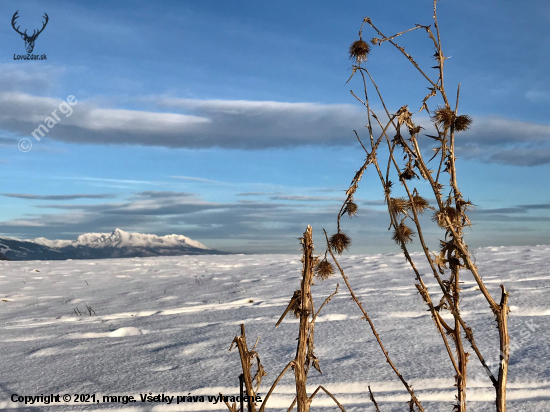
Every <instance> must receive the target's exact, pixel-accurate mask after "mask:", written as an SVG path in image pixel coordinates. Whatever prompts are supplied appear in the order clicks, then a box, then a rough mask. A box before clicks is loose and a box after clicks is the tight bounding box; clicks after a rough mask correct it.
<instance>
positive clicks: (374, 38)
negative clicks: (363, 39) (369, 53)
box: [370, 37, 382, 46]
mask: <svg viewBox="0 0 550 412" xmlns="http://www.w3.org/2000/svg"><path fill="white" fill-rule="evenodd" d="M381 41H382V40H381V39H379V38H378V37H373V38H372V39H371V40H370V42H371V43H372V44H374V45H375V46H376V45H378V44H380V42H381Z"/></svg>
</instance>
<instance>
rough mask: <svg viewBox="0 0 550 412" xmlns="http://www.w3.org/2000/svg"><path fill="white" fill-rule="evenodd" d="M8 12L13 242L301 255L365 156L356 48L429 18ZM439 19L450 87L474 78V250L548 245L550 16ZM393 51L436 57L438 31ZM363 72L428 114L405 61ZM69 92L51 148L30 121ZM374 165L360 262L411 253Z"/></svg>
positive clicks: (505, 12)
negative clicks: (137, 235)
mask: <svg viewBox="0 0 550 412" xmlns="http://www.w3.org/2000/svg"><path fill="white" fill-rule="evenodd" d="M3 6H4V7H3V11H2V13H3V16H4V17H3V18H2V19H1V20H0V21H1V22H3V23H1V24H0V38H1V41H2V44H3V45H4V47H3V50H4V51H3V53H1V54H0V73H2V74H1V75H0V130H1V135H0V145H1V146H2V149H3V150H2V153H3V154H2V155H1V157H0V168H1V170H2V172H3V173H2V175H3V179H2V189H1V191H0V194H2V209H1V210H2V213H1V216H0V234H2V235H6V236H15V237H20V238H34V237H39V236H44V237H48V238H59V239H74V238H75V237H76V236H77V235H78V234H80V233H84V232H110V231H112V230H113V229H115V228H116V227H119V228H121V229H123V230H126V231H136V232H146V233H155V234H158V235H164V234H171V233H178V234H183V235H185V236H189V237H191V238H193V239H196V240H199V241H201V242H203V243H204V244H206V245H208V246H210V247H214V248H218V249H221V250H226V251H231V252H238V253H269V252H277V253H278V252H285V253H286V252H292V253H293V252H295V251H296V250H297V249H298V247H299V245H298V243H297V240H296V238H297V237H299V236H300V235H301V233H303V231H304V229H305V227H306V225H307V224H311V225H312V226H313V228H314V232H316V233H317V237H316V240H317V243H318V249H322V247H321V244H319V242H321V240H322V238H321V236H320V233H321V229H322V228H326V229H327V231H328V232H329V233H332V232H333V231H334V230H335V227H336V216H337V213H338V210H339V208H340V204H341V203H340V202H341V201H342V200H343V199H344V191H345V189H347V185H348V184H349V182H350V181H351V178H352V177H353V175H354V172H355V170H357V169H358V168H359V167H360V165H361V164H362V162H363V160H364V154H363V152H362V150H361V148H360V147H359V146H358V144H357V141H356V139H355V137H354V134H353V129H358V130H361V128H362V126H364V125H365V123H366V113H365V112H364V111H363V110H362V108H361V106H360V105H358V104H357V103H356V101H355V100H354V98H353V97H352V96H351V95H350V92H349V90H350V88H351V89H354V90H356V91H360V90H361V84H360V83H359V82H357V81H354V80H352V81H351V82H350V83H348V84H347V85H346V84H345V82H346V80H347V79H348V77H349V75H350V71H349V68H350V66H351V62H350V60H349V59H348V47H349V44H350V43H351V42H353V41H354V40H356V38H357V32H358V29H359V26H360V24H361V21H362V18H363V17H364V16H367V15H368V16H370V17H371V18H372V20H373V22H374V24H375V25H376V26H377V27H379V28H380V29H381V30H382V31H383V32H384V33H385V34H386V35H391V34H395V33H396V32H399V31H402V30H405V29H408V28H410V27H413V26H414V24H415V23H421V24H431V23H432V20H431V11H432V3H431V1H429V0H412V1H409V0H408V1H401V0H400V1H395V2H391V4H390V3H388V2H387V1H368V2H367V1H346V2H332V1H316V2H291V1H277V2H252V1H230V2H227V1H208V2H198V1H186V2H181V1H178V2H176V1H174V2H170V1H163V2H152V1H117V2H107V1H94V2H68V1H67V2H64V1H50V2H36V1H27V2H25V3H22V2H10V1H5V2H4V3H3ZM16 10H19V18H18V20H17V25H20V27H21V30H24V29H28V32H31V33H32V30H33V29H38V28H40V27H41V24H42V23H41V22H42V21H43V19H42V16H43V15H44V12H46V13H48V16H49V22H48V25H47V27H46V28H45V29H44V31H43V32H42V33H41V34H40V35H39V37H38V38H37V40H36V44H35V48H34V51H33V53H34V54H37V55H41V54H46V55H47V60H44V61H21V60H14V55H18V54H25V48H24V42H23V40H22V39H21V37H20V36H19V35H18V34H17V33H16V32H15V31H14V30H13V28H12V27H11V24H10V21H11V18H12V16H13V13H15V11H16ZM439 21H440V26H441V33H442V44H443V48H444V51H445V53H446V55H447V56H451V58H450V59H448V60H447V61H446V77H445V80H446V86H447V88H448V89H449V90H455V89H456V85H457V84H458V83H459V82H460V83H461V99H460V110H459V112H460V113H463V114H468V115H470V116H472V117H473V118H474V125H473V127H472V128H471V130H469V131H467V132H463V133H462V134H461V136H460V139H461V140H458V141H457V146H458V148H457V153H458V156H459V160H458V173H459V175H458V176H459V184H460V186H461V189H462V192H463V193H464V195H465V197H466V198H469V199H470V200H471V201H472V202H473V203H474V204H475V205H476V206H477V208H476V210H475V211H473V212H472V213H471V219H472V221H473V223H474V225H473V227H472V230H469V231H467V239H468V240H469V242H470V243H471V244H472V245H473V246H489V245H491V246H495V245H496V246H498V245H524V244H548V243H550V236H549V235H548V233H549V229H550V213H549V211H550V194H549V193H548V189H549V184H548V176H549V171H550V166H549V165H550V121H549V118H548V113H549V110H548V109H549V108H550V81H549V77H548V73H549V72H550V35H549V34H548V30H547V27H548V25H549V24H550V5H549V4H548V3H547V2H544V1H523V2H521V5H519V3H518V2H516V1H483V2H479V1H469V0H468V1H460V2H459V1H450V0H442V1H441V2H440V3H439ZM374 35H375V33H373V32H371V30H369V28H366V29H365V34H364V36H365V37H366V38H367V39H368V38H370V37H373V36H374ZM398 43H399V44H400V45H402V46H404V47H406V49H407V51H409V52H410V53H411V54H412V55H413V56H414V57H415V59H416V60H417V61H418V62H419V64H421V65H422V66H423V67H426V68H427V69H426V70H428V71H429V70H430V69H429V67H430V66H433V60H432V57H431V55H432V54H433V50H432V46H431V45H430V41H429V39H428V38H427V37H426V35H425V33H424V32H421V31H415V32H412V33H409V34H408V35H406V36H402V37H400V38H399V42H398ZM368 66H369V69H370V70H371V72H372V74H373V76H375V78H376V80H377V83H378V85H379V86H380V88H381V90H382V93H383V94H384V96H385V99H386V102H387V104H388V105H389V108H390V110H392V111H396V110H397V109H398V108H399V107H401V106H402V105H404V104H408V105H409V107H410V108H411V110H412V109H414V111H415V112H416V111H417V109H418V108H419V107H420V101H421V100H422V98H423V97H424V96H425V94H426V86H427V84H426V82H425V80H423V79H422V77H420V76H419V74H418V73H417V72H416V71H415V70H414V68H412V66H411V65H410V64H409V63H408V61H406V60H404V59H403V57H402V56H401V55H400V53H398V52H397V51H396V50H395V49H393V48H391V46H390V45H389V44H387V43H386V44H384V45H383V46H381V47H373V50H372V52H371V54H370V55H369V62H368ZM433 72H434V71H432V73H433ZM452 93H454V91H453V92H452ZM68 96H75V98H76V101H77V102H76V104H75V105H74V106H72V109H73V113H72V114H71V115H70V116H69V117H66V116H65V115H63V114H59V117H60V120H59V122H58V123H57V124H56V125H54V127H53V128H51V130H50V131H49V132H48V133H47V135H45V136H44V137H43V138H42V139H41V140H40V141H37V140H36V139H35V138H34V137H33V136H31V133H32V132H33V130H35V129H36V128H37V127H38V126H39V125H40V124H42V123H43V122H44V119H45V118H46V117H47V116H48V115H50V113H51V112H52V111H53V110H56V109H59V105H60V104H61V103H62V102H63V101H64V100H66V99H67V97H68ZM376 107H378V108H379V105H378V106H376ZM57 113H59V110H58V112H57ZM419 116H422V115H419ZM424 116H425V115H424ZM419 121H420V122H421V123H422V122H423V121H424V122H425V121H426V119H425V118H424V120H423V118H422V117H419ZM363 130H364V129H363ZM363 136H365V135H364V134H363ZM22 138H27V139H29V141H30V142H31V143H32V148H31V149H30V151H28V152H22V151H20V150H19V149H18V141H19V140H20V139H22ZM373 172H374V170H369V171H368V172H367V174H366V176H365V178H364V179H363V180H362V186H361V188H360V190H359V192H358V196H357V201H358V205H359V216H358V217H357V218H354V219H353V220H346V221H344V223H343V228H344V230H345V231H346V232H348V233H349V234H350V236H351V237H352V239H353V246H352V249H351V252H352V253H380V252H392V251H397V249H396V246H395V245H393V244H392V241H391V234H390V233H388V231H387V227H388V217H387V215H386V212H385V210H384V205H383V204H381V200H382V199H383V191H382V188H381V187H380V185H379V182H377V181H376V179H374V178H375V176H374V174H373ZM417 187H418V189H419V190H420V191H421V193H422V190H424V191H426V190H427V189H428V188H427V187H426V186H425V185H423V184H422V183H420V182H418V183H417ZM426 193H427V192H426ZM428 233H429V234H430V236H431V237H432V240H433V241H434V242H436V241H437V238H438V237H441V236H442V235H443V234H442V233H441V232H440V231H439V229H437V228H434V229H432V230H430V231H428ZM436 245H437V243H435V246H436Z"/></svg>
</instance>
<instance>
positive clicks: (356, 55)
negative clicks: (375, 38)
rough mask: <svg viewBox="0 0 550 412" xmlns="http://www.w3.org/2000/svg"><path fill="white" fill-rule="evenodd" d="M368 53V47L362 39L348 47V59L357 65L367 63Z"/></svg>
mask: <svg viewBox="0 0 550 412" xmlns="http://www.w3.org/2000/svg"><path fill="white" fill-rule="evenodd" d="M369 52H370V46H369V45H368V43H367V42H365V41H364V40H363V39H359V40H356V41H354V42H353V43H351V46H349V58H350V59H351V60H353V61H355V62H356V63H359V64H361V63H363V62H366V61H367V55H368V54H369Z"/></svg>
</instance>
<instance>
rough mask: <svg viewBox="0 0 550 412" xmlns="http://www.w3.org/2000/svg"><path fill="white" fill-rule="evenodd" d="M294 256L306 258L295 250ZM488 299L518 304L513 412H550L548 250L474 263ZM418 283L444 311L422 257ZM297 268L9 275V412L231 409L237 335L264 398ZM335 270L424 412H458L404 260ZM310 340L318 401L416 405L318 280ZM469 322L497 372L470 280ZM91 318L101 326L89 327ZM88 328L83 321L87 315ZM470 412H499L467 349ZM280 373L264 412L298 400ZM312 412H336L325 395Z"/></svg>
mask: <svg viewBox="0 0 550 412" xmlns="http://www.w3.org/2000/svg"><path fill="white" fill-rule="evenodd" d="M297 247H298V245H297ZM474 254H475V258H476V261H477V266H478V267H479V269H480V273H481V274H482V276H483V279H484V281H485V282H486V284H487V286H488V287H489V289H490V291H491V293H493V295H494V296H496V297H497V300H498V299H499V298H500V294H499V291H500V288H499V284H500V283H504V284H505V285H506V287H507V289H508V290H509V292H510V293H511V298H510V306H511V309H512V311H511V313H510V319H509V328H510V336H511V339H512V345H513V346H512V348H513V349H512V355H511V359H510V371H509V385H508V387H509V390H508V408H509V410H510V411H549V410H550V300H549V298H548V294H549V293H550V266H549V261H550V246H524V247H491V248H480V249H476V250H474ZM413 256H414V257H416V261H417V264H418V268H419V269H420V271H421V273H422V274H424V279H425V282H426V283H427V284H428V286H429V288H430V291H432V292H433V296H434V301H438V300H439V296H440V293H438V287H437V285H436V283H435V280H434V279H433V277H432V275H430V274H429V271H428V267H427V265H426V264H424V263H423V262H422V259H421V256H420V255H419V254H413ZM300 258H301V256H300V254H299V252H297V253H296V254H295V255H223V256H222V255H211V256H177V257H155V258H128V259H103V260H74V261H70V260H69V261H24V262H5V261H4V262H0V299H1V300H0V314H1V321H0V410H12V409H13V410H18V411H21V410H28V411H44V412H49V411H80V410H120V411H136V412H145V411H185V410H189V411H199V410H226V407H225V405H223V404H220V403H218V404H212V403H209V402H204V403H200V402H199V403H186V404H180V405H174V403H172V404H170V405H168V404H167V403H142V402H140V401H139V399H140V398H139V394H149V393H152V394H153V395H155V394H165V395H184V396H185V395H187V394H189V393H191V394H192V395H204V396H206V395H214V396H215V395H218V393H219V392H220V391H221V392H223V393H224V395H237V394H238V375H239V374H240V373H241V369H240V361H239V356H238V352H237V351H236V350H233V351H232V352H228V349H229V346H230V343H231V341H232V340H233V338H234V337H235V335H237V334H239V324H241V323H244V324H245V326H246V331H247V338H248V343H249V346H250V347H251V346H252V345H253V344H254V342H255V341H256V338H257V337H258V336H260V340H259V343H258V346H257V351H258V352H259V354H260V357H261V360H262V363H263V365H264V367H265V369H266V371H267V373H268V375H267V376H266V377H265V378H264V380H263V383H262V387H261V389H260V394H261V395H265V393H266V392H267V389H268V388H269V386H270V385H271V383H272V382H273V380H274V379H275V377H276V376H277V375H278V374H279V372H280V371H281V370H282V368H283V367H284V366H285V365H286V364H287V363H288V362H289V361H290V360H291V359H293V357H294V355H295V351H296V340H295V338H296V337H297V332H298V323H297V320H296V319H294V318H293V316H292V315H289V316H288V317H287V318H286V319H285V321H283V323H282V324H281V325H280V326H279V327H278V328H277V329H275V327H274V326H275V323H276V322H277V320H278V319H279V316H280V315H281V314H282V312H283V311H284V309H285V307H286V305H287V303H288V301H289V299H290V297H291V296H292V294H293V292H294V290H296V289H299V281H300V275H301V262H300ZM340 263H341V264H342V267H343V268H344V270H345V272H346V274H347V275H348V277H349V278H350V282H351V284H352V286H353V287H354V289H355V292H356V294H357V296H358V298H359V299H360V300H361V301H362V303H363V305H364V307H365V309H366V310H367V312H368V313H369V315H370V316H371V318H372V319H373V321H374V323H375V325H376V327H377V329H378V333H379V334H380V336H381V338H382V340H383V342H384V344H385V345H386V349H387V350H388V351H389V354H390V356H391V358H392V360H393V362H394V363H395V365H396V366H397V367H398V369H399V370H400V372H401V373H402V374H403V375H404V377H405V378H406V379H407V380H408V381H409V383H411V384H413V386H414V388H415V390H416V392H417V395H418V397H419V398H420V400H421V402H422V403H423V405H424V407H425V409H426V411H450V410H452V402H453V400H454V393H455V392H454V388H453V383H454V382H453V375H454V374H453V371H452V370H451V364H450V362H449V360H448V357H447V354H446V352H445V349H444V347H443V345H442V344H441V338H440V337H439V335H438V334H437V332H436V329H435V327H434V325H433V322H432V320H431V319H430V316H429V313H428V312H427V311H426V309H427V308H426V307H425V305H424V304H423V303H422V300H421V298H420V296H419V295H418V294H417V291H416V288H415V287H414V274H413V272H412V270H411V269H410V267H409V266H408V264H407V262H406V261H405V259H404V258H403V257H402V256H401V255H399V254H379V255H353V256H343V257H341V259H340ZM336 283H339V284H340V292H339V293H338V295H336V296H335V297H334V299H333V300H332V301H331V302H330V303H329V304H328V305H327V306H326V307H325V309H324V310H323V313H322V314H321V315H322V316H321V317H320V318H319V319H318V320H317V327H316V329H315V332H316V333H315V339H316V340H315V347H316V355H317V357H318V358H319V359H320V364H321V368H322V370H323V374H322V375H320V374H318V373H317V372H316V371H312V372H311V373H310V380H309V383H310V385H311V390H313V389H314V388H316V387H317V385H320V384H322V385H324V386H325V387H326V388H327V389H328V390H330V391H331V392H332V393H333V394H334V395H335V396H336V397H337V398H338V399H339V401H340V402H341V403H342V404H343V405H344V407H346V410H348V411H374V407H373V406H372V404H371V403H370V401H369V399H368V392H367V385H370V386H371V388H372V390H373V392H374V394H375V396H376V398H377V401H378V402H379V404H380V408H381V410H382V411H383V412H390V411H407V410H408V407H407V404H406V402H407V401H408V399H409V398H408V396H407V393H406V391H405V389H404V388H403V386H402V385H401V384H400V382H399V381H398V380H397V379H396V377H395V375H394V374H393V372H392V370H391V369H390V367H389V366H388V365H387V364H386V362H385V360H384V357H383V355H382V352H381V350H380V348H379V347H378V346H377V344H376V342H375V340H374V338H373V336H372V334H371V332H370V329H369V328H368V324H367V323H366V322H365V321H364V320H361V319H360V317H361V314H360V312H359V309H358V308H357V307H356V306H355V305H354V303H353V302H352V301H351V300H350V295H349V292H348V291H347V289H346V288H345V285H344V284H343V281H342V279H341V278H340V277H339V276H334V277H333V278H331V279H329V280H327V281H323V282H321V281H319V280H316V282H315V285H314V286H313V290H312V292H313V298H314V301H315V302H316V306H317V307H319V305H320V304H321V303H322V301H323V300H324V299H325V298H326V297H327V296H328V295H329V294H330V293H332V292H333V291H334V289H335V286H336ZM463 288H464V292H463V293H464V298H463V301H462V303H461V307H462V310H463V315H464V317H465V319H466V321H467V322H468V323H469V325H470V326H471V327H472V328H473V330H474V334H475V337H476V340H477V342H478V345H479V346H480V348H481V350H482V352H483V353H484V355H485V357H486V358H487V359H489V361H490V362H492V368H493V370H497V362H498V346H497V344H498V334H497V331H496V326H495V323H494V322H493V320H492V316H491V315H490V311H489V309H488V306H487V304H486V302H485V301H484V298H483V297H482V296H481V295H480V294H479V291H477V290H476V284H475V282H474V280H473V279H472V278H471V276H468V275H467V274H465V275H464V283H463ZM87 307H89V308H91V309H92V310H93V312H92V314H91V315H89V311H88V310H87ZM78 312H80V315H79V314H78ZM468 349H469V352H471V355H470V362H469V382H470V383H473V382H475V387H474V388H473V390H472V391H470V392H469V393H468V399H469V403H468V410H470V411H494V405H493V400H494V391H493V390H492V387H490V382H489V380H488V379H487V378H486V377H484V374H483V372H482V370H481V368H480V366H479V362H478V361H477V359H476V358H475V354H474V353H473V351H472V350H471V348H469V346H468ZM50 393H52V394H58V393H59V394H93V393H95V394H96V395H97V396H98V398H100V397H101V396H103V395H121V396H122V395H133V396H134V397H135V398H136V399H137V400H138V402H135V403H128V404H122V403H103V402H100V403H99V404H90V403H88V404H86V403H75V402H70V403H64V402H60V403H54V404H49V405H45V404H43V403H38V404H35V405H32V406H31V405H24V404H22V403H20V402H12V401H11V400H10V397H11V396H12V394H18V395H23V396H25V395H28V396H30V395H40V394H44V395H46V394H50ZM293 393H294V381H293V374H292V372H289V373H287V375H286V376H285V378H283V380H282V381H281V383H280V384H279V386H278V387H277V389H276V391H275V393H274V395H273V396H272V397H271V398H270V400H269V402H268V407H267V410H286V409H287V408H288V406H289V405H290V403H291V402H292V399H293ZM312 408H313V409H312V410H318V409H323V410H327V411H328V410H337V408H336V406H335V405H334V403H333V402H332V401H331V400H330V398H328V397H327V396H326V395H318V396H317V397H316V399H315V400H314V402H313V404H312Z"/></svg>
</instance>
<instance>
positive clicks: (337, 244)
mask: <svg viewBox="0 0 550 412" xmlns="http://www.w3.org/2000/svg"><path fill="white" fill-rule="evenodd" d="M329 244H330V247H331V248H332V250H334V251H335V252H336V253H338V254H339V255H341V254H342V252H343V251H344V249H345V250H348V248H349V247H350V245H351V239H350V238H349V237H348V235H346V234H345V233H342V232H338V233H335V234H334V235H332V236H331V237H330V239H329Z"/></svg>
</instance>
